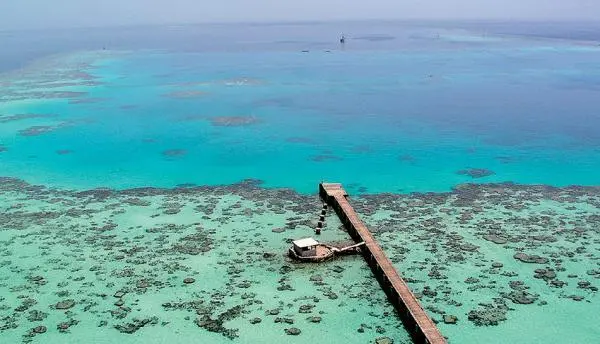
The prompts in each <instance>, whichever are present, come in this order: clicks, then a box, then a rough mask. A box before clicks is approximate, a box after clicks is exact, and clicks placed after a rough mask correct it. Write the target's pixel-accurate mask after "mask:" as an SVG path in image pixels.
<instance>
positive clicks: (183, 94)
mask: <svg viewBox="0 0 600 344" xmlns="http://www.w3.org/2000/svg"><path fill="white" fill-rule="evenodd" d="M205 95H206V92H203V91H174V92H170V93H167V94H165V95H164V96H165V97H167V98H172V99H193V98H199V97H204V96H205Z"/></svg>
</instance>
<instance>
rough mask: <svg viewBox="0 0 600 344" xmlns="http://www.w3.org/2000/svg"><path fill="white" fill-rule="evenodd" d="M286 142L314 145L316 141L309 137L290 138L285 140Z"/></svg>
mask: <svg viewBox="0 0 600 344" xmlns="http://www.w3.org/2000/svg"><path fill="white" fill-rule="evenodd" d="M285 142H289V143H314V142H315V141H314V140H313V139H311V138H308V137H290V138H288V139H286V140H285Z"/></svg>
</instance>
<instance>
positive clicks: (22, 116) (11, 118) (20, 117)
mask: <svg viewBox="0 0 600 344" xmlns="http://www.w3.org/2000/svg"><path fill="white" fill-rule="evenodd" d="M51 116H53V115H41V114H35V113H24V114H17V115H7V116H0V123H8V122H14V121H20V120H23V119H31V118H44V117H51Z"/></svg>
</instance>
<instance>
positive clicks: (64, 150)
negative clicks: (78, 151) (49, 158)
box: [56, 149, 73, 155]
mask: <svg viewBox="0 0 600 344" xmlns="http://www.w3.org/2000/svg"><path fill="white" fill-rule="evenodd" d="M71 153H73V151H72V150H69V149H59V150H57V151H56V154H58V155H68V154H71Z"/></svg>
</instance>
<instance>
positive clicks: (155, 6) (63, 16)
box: [0, 0, 600, 29]
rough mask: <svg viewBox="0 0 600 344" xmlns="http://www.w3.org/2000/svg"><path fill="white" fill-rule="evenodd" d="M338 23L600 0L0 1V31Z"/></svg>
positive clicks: (536, 10)
mask: <svg viewBox="0 0 600 344" xmlns="http://www.w3.org/2000/svg"><path fill="white" fill-rule="evenodd" d="M339 19H534V20H544V19H552V20H556V19H565V20H574V19H582V20H590V19H591V20H600V0H211V1H207V0H0V29H23V28H28V27H31V28H44V27H73V26H108V25H124V24H125V25H127V24H146V23H148V24H151V23H157V24H158V23H202V22H229V21H289V20H339Z"/></svg>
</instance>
